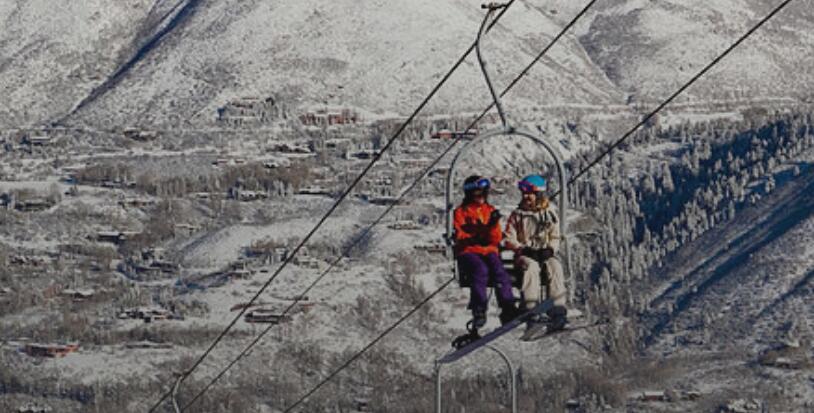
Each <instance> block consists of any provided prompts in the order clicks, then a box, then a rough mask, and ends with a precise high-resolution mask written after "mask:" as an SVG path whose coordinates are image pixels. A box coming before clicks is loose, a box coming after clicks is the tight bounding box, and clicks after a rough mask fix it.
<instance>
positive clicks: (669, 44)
mask: <svg viewBox="0 0 814 413" xmlns="http://www.w3.org/2000/svg"><path fill="white" fill-rule="evenodd" d="M779 3H780V2H777V1H766V0H717V1H690V2H687V1H680V2H679V1H667V2H652V1H644V0H637V1H630V2H624V3H610V4H609V3H608V2H604V3H603V6H601V7H602V10H601V11H600V12H599V13H598V15H597V16H596V17H595V18H594V20H593V22H592V24H591V27H590V29H589V31H588V33H586V34H585V35H584V36H582V37H581V41H582V44H583V45H584V46H585V49H586V50H587V51H588V53H589V54H590V56H591V58H592V59H593V61H594V62H596V63H597V64H598V65H599V66H600V67H602V69H603V70H604V72H605V73H607V75H608V76H609V77H610V78H611V79H612V80H613V81H614V83H616V84H617V85H618V86H619V87H620V88H622V89H623V90H626V91H628V92H629V93H631V94H633V95H635V96H636V98H637V99H639V100H658V99H663V97H664V96H666V95H667V94H668V93H670V92H672V91H673V90H675V89H677V88H678V87H679V86H680V85H681V84H683V83H684V82H686V81H687V80H689V79H690V77H691V76H693V75H695V74H696V73H697V72H698V71H700V70H701V69H702V68H703V67H704V66H705V65H706V64H708V63H709V62H710V61H712V59H713V58H714V57H716V56H718V55H719V54H720V53H721V52H722V51H723V50H724V49H726V48H727V47H728V46H729V45H730V44H732V43H733V42H734V41H735V40H736V39H737V38H738V37H740V36H741V35H743V34H744V33H746V31H747V30H748V29H749V28H751V27H752V26H753V25H755V24H756V23H757V22H758V20H760V19H762V18H763V17H764V16H766V15H767V14H768V13H769V11H770V10H771V9H772V8H773V7H775V6H776V5H778V4H779ZM811 13H812V11H811V7H810V5H808V4H806V2H793V3H791V4H790V5H789V6H788V7H787V8H786V9H785V10H783V11H782V12H781V13H780V14H778V15H777V16H776V17H775V18H774V20H772V21H770V22H768V23H767V24H766V25H765V26H763V28H761V29H760V31H758V32H756V33H755V34H754V35H753V36H752V37H751V38H750V39H749V40H747V41H746V42H745V43H743V44H742V45H741V46H740V47H739V49H737V50H736V51H735V52H733V53H732V54H731V55H730V56H729V57H727V58H726V59H725V60H724V61H722V62H721V63H720V64H719V65H718V66H717V67H716V68H715V69H714V70H713V71H712V72H711V73H710V74H709V75H708V76H706V77H705V78H704V79H702V80H701V82H700V83H699V84H698V85H697V86H695V87H694V88H693V89H691V90H690V91H688V93H689V96H686V97H684V99H689V100H703V99H705V98H707V99H708V98H712V97H716V96H717V97H720V98H734V97H761V96H787V95H791V96H798V97H799V96H810V95H811V88H810V86H809V85H810V83H811V80H812V72H811V70H810V69H809V67H810V62H811V60H812V58H814V54H813V53H812V52H811V50H810V48H806V47H801V46H802V45H805V44H810V43H811V41H812V34H811V33H812V28H814V24H813V23H812V19H811V16H812V15H811Z"/></svg>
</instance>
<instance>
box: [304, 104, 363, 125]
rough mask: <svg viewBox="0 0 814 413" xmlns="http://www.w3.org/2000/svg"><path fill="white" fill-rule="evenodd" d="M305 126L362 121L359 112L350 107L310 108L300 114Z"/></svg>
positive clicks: (347, 123)
mask: <svg viewBox="0 0 814 413" xmlns="http://www.w3.org/2000/svg"><path fill="white" fill-rule="evenodd" d="M299 120H300V123H302V124H303V125H304V126H319V127H327V126H333V125H353V124H356V123H358V122H360V121H361V118H360V117H359V114H358V113H357V112H356V111H354V110H352V109H349V108H342V107H325V108H319V109H309V110H306V111H305V113H302V114H301V115H300V116H299Z"/></svg>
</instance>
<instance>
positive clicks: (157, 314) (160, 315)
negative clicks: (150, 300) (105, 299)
mask: <svg viewBox="0 0 814 413" xmlns="http://www.w3.org/2000/svg"><path fill="white" fill-rule="evenodd" d="M118 318H119V319H122V320H124V319H128V318H132V319H136V320H144V322H145V323H149V322H152V321H153V320H168V319H171V318H172V313H170V312H169V311H168V310H165V309H163V308H161V307H136V308H129V309H126V310H124V311H122V312H120V313H119V315H118Z"/></svg>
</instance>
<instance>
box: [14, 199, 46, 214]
mask: <svg viewBox="0 0 814 413" xmlns="http://www.w3.org/2000/svg"><path fill="white" fill-rule="evenodd" d="M52 206H54V203H53V202H51V201H49V200H47V199H44V198H32V199H26V200H18V201H17V202H15V203H14V209H16V210H17V211H20V212H39V211H45V210H46V209H48V208H51V207H52Z"/></svg>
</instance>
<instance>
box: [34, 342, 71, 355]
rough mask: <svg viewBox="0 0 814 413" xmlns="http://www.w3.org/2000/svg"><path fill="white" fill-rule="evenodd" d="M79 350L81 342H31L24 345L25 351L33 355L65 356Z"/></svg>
mask: <svg viewBox="0 0 814 413" xmlns="http://www.w3.org/2000/svg"><path fill="white" fill-rule="evenodd" d="M77 350H79V343H66V344H39V343H29V344H26V345H25V346H24V347H23V353H25V354H28V355H29V356H31V357H50V358H57V357H65V356H67V355H68V354H70V353H73V352H74V351H77Z"/></svg>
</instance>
